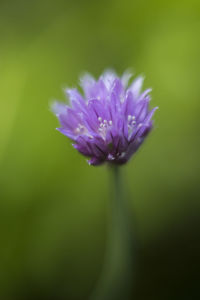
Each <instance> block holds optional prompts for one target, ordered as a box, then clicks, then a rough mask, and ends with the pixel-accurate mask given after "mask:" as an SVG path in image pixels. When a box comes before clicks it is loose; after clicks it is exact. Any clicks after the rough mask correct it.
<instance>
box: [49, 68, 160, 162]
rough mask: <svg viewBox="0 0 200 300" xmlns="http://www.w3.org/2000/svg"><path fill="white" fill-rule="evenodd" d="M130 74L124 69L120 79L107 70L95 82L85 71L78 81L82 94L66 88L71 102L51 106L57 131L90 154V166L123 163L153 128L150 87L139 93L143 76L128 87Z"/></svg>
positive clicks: (84, 153) (83, 152)
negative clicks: (58, 125) (55, 118)
mask: <svg viewBox="0 0 200 300" xmlns="http://www.w3.org/2000/svg"><path fill="white" fill-rule="evenodd" d="M130 77H131V74H129V73H127V72H125V73H124V74H123V76H122V77H121V78H119V77H118V76H117V75H116V74H115V73H114V72H112V71H106V72H104V73H103V74H102V76H101V77H100V78H99V79H98V80H97V81H96V80H95V79H94V78H93V77H92V76H90V75H88V74H87V75H85V76H83V77H82V78H81V80H80V84H81V87H82V89H83V91H84V96H82V95H81V94H80V93H79V92H78V90H77V89H67V90H66V94H67V97H68V98H69V100H70V104H71V105H70V106H68V105H66V104H63V103H59V102H55V103H54V104H53V106H52V110H53V112H54V113H55V114H56V116H57V117H58V119H59V122H60V124H61V128H58V130H59V131H60V132H61V133H63V134H64V135H66V136H67V137H68V138H70V139H71V140H72V141H73V142H74V143H73V146H74V148H76V149H77V150H78V151H79V152H80V153H82V154H83V155H85V156H87V157H90V160H89V161H88V163H89V164H91V165H100V164H102V163H104V162H109V163H114V164H124V163H126V162H127V161H128V160H129V159H130V157H131V156H132V155H133V154H134V153H135V152H136V150H137V149H138V148H139V146H140V145H141V144H142V142H143V140H144V138H145V137H146V136H147V134H148V133H149V132H150V130H151V129H152V120H151V118H152V116H153V114H154V111H155V110H156V108H157V107H155V108H153V109H152V110H149V101H150V96H149V92H150V91H151V89H147V90H145V91H144V92H142V93H141V88H142V83H143V77H138V78H136V79H135V80H134V81H133V82H132V83H131V84H130V85H129V86H128V82H129V79H130Z"/></svg>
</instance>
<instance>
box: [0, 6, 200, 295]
mask: <svg viewBox="0 0 200 300" xmlns="http://www.w3.org/2000/svg"><path fill="white" fill-rule="evenodd" d="M199 33H200V2H199V1H198V0H191V1H189V2H188V1H179V0H175V1H172V0H169V1H165V2H163V1H159V0H150V1H145V0H143V1H141V0H140V1H139V0H138V1H131V0H130V1H128V0H125V1H118V0H117V1H114V0H113V1H104V0H103V1H81V0H80V1H64V0H63V1H62V0H58V1H23V0H22V1H2V0H1V1H0V104H1V106H0V107H1V110H0V111H1V113H0V114H1V117H0V199H1V200H0V231H1V246H0V265H1V268H0V281H1V283H2V287H1V293H2V294H3V295H4V297H3V298H2V299H5V300H6V299H12V300H15V299H17V296H16V295H19V298H20V299H23V292H24V288H25V287H26V288H27V286H29V288H31V287H30V286H33V289H34V288H35V287H37V289H38V290H40V291H41V295H42V293H44V297H43V299H44V298H45V297H47V295H46V294H45V292H44V291H45V290H46V289H48V291H49V294H51V293H54V292H55V291H59V292H60V293H61V294H63V295H65V296H66V297H65V299H84V298H81V297H83V296H80V295H86V294H87V293H88V291H89V290H90V288H91V287H92V285H93V284H94V281H95V278H97V276H98V272H99V270H100V266H101V262H102V259H103V252H104V242H105V235H106V222H107V221H106V220H107V219H106V218H107V205H108V202H109V195H110V194H109V193H110V191H109V180H110V178H109V174H108V170H107V167H106V166H103V167H96V168H95V167H91V166H88V165H87V163H86V160H85V158H84V157H82V156H81V155H79V154H78V153H77V152H76V151H75V150H74V149H73V148H72V146H71V145H70V142H69V141H68V140H67V139H66V137H64V136H62V135H61V134H60V133H59V132H57V131H56V130H55V128H56V127H57V126H58V122H57V120H56V118H55V117H54V116H53V115H52V113H51V112H50V109H49V103H50V102H51V101H52V100H54V99H60V100H64V93H63V88H65V87H66V86H72V87H74V86H76V85H77V82H78V78H79V75H80V74H81V73H82V72H83V71H89V72H90V73H92V74H94V75H95V76H99V75H100V74H101V72H102V71H103V70H104V69H105V68H108V67H112V68H114V69H115V70H116V71H117V72H118V73H119V74H121V73H122V72H123V71H124V70H125V69H126V68H131V69H132V70H133V71H134V72H135V74H136V75H137V74H145V77H146V79H145V88H147V87H153V92H152V106H156V105H158V106H159V110H158V111H157V112H156V115H155V129H154V131H153V132H152V134H151V135H150V136H149V138H148V140H147V141H146V143H145V144H144V146H143V147H142V148H141V149H140V151H139V152H138V153H137V154H136V155H135V157H134V158H133V159H132V161H131V162H130V163H129V164H128V165H127V166H126V167H124V168H123V172H124V176H125V181H126V183H127V189H129V192H130V195H131V196H130V200H131V206H132V208H133V212H134V214H135V216H136V218H137V222H138V228H139V233H140V238H141V239H142V240H143V241H144V243H145V242H147V241H148V240H151V239H153V238H154V237H155V236H159V235H162V232H163V231H165V230H166V229H167V228H168V226H170V224H171V223H173V222H174V223H176V222H181V220H182V219H183V217H184V216H185V215H187V213H188V212H193V211H194V212H195V211H196V212H197V211H199V202H198V196H199V175H200V164H199V150H200V140H199V133H200V126H199V111H200V99H199V97H200V96H199V95H200V83H199V80H200V71H199V69H200V66H199V64H200V59H199V53H200V34H199ZM6 297H7V298H6ZM67 297H68V298H67ZM25 299H26V298H25ZM27 299H31V297H29V298H27ZM47 299H51V298H50V297H49V298H48V297H47ZM52 299H54V298H53V296H52ZM57 299H62V298H57Z"/></svg>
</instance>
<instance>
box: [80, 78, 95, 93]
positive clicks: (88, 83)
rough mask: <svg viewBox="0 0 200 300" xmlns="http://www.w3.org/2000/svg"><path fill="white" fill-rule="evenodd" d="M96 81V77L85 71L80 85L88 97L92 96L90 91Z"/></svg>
mask: <svg viewBox="0 0 200 300" xmlns="http://www.w3.org/2000/svg"><path fill="white" fill-rule="evenodd" d="M94 83H95V79H94V77H92V76H91V75H90V74H88V73H85V74H84V75H83V76H82V77H81V78H80V85H81V87H82V89H83V91H84V93H85V96H86V98H90V93H91V90H92V87H93V84H94Z"/></svg>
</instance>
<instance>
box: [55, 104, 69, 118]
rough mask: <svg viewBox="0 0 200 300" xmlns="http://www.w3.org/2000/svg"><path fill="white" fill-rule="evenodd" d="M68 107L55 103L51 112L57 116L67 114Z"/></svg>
mask: <svg viewBox="0 0 200 300" xmlns="http://www.w3.org/2000/svg"><path fill="white" fill-rule="evenodd" d="M67 108H68V106H67V105H66V104H64V103H61V102H58V101H55V102H53V103H52V105H51V111H52V112H53V113H54V114H55V115H56V116H58V115H60V114H65V113H67Z"/></svg>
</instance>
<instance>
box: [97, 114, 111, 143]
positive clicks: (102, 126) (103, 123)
mask: <svg viewBox="0 0 200 300" xmlns="http://www.w3.org/2000/svg"><path fill="white" fill-rule="evenodd" d="M98 121H99V128H98V131H99V133H100V135H101V136H102V138H103V139H105V138H106V133H107V129H108V128H109V127H111V126H112V124H113V123H112V120H109V121H108V120H106V119H105V120H103V119H102V118H101V117H98Z"/></svg>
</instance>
